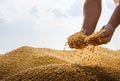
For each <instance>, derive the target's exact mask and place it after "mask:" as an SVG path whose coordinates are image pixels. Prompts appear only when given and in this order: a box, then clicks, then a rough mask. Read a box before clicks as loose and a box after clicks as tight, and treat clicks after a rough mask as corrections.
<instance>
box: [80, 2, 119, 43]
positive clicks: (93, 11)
mask: <svg viewBox="0 0 120 81" xmlns="http://www.w3.org/2000/svg"><path fill="white" fill-rule="evenodd" d="M101 2H102V0H85V3H84V9H83V14H84V20H83V25H82V29H81V32H83V33H85V35H88V36H89V35H91V34H92V33H93V32H94V30H95V28H96V25H97V22H98V20H99V17H100V15H101V10H102V8H101ZM119 24H120V4H118V5H117V6H116V8H115V10H114V12H113V14H112V16H111V18H110V20H109V22H108V23H107V24H106V25H105V26H103V27H102V29H101V30H102V31H101V34H100V37H101V44H106V43H108V42H110V40H111V38H112V36H113V33H114V31H115V29H116V28H117V27H118V25H119Z"/></svg>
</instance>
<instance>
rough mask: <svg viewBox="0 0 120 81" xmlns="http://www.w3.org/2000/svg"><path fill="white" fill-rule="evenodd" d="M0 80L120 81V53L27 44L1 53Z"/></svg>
mask: <svg viewBox="0 0 120 81" xmlns="http://www.w3.org/2000/svg"><path fill="white" fill-rule="evenodd" d="M0 81H120V53H119V51H112V50H109V49H107V48H102V47H95V48H94V50H93V48H90V47H89V48H86V49H82V50H68V51H59V50H52V49H48V48H32V47H26V46H25V47H21V48H18V49H16V50H13V51H11V52H8V53H6V54H3V55H1V57H0Z"/></svg>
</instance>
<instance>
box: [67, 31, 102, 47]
mask: <svg viewBox="0 0 120 81" xmlns="http://www.w3.org/2000/svg"><path fill="white" fill-rule="evenodd" d="M100 32H101V31H99V32H96V33H93V34H92V35H90V36H86V35H85V34H84V33H82V32H77V33H75V34H73V35H71V36H70V37H68V45H69V47H70V48H75V49H83V48H86V47H87V46H89V45H92V46H97V45H100V44H102V43H101V37H100Z"/></svg>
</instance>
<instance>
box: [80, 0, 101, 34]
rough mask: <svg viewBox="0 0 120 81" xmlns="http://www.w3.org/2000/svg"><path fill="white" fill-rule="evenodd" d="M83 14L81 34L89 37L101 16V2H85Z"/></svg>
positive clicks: (92, 0) (91, 0)
mask: <svg viewBox="0 0 120 81" xmlns="http://www.w3.org/2000/svg"><path fill="white" fill-rule="evenodd" d="M83 14H84V20H83V25H82V29H81V32H84V33H85V34H86V35H90V34H92V33H93V32H94V30H95V27H96V25H97V22H98V20H99V17H100V14H101V0H85V3H84V8H83Z"/></svg>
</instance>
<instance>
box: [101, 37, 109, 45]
mask: <svg viewBox="0 0 120 81" xmlns="http://www.w3.org/2000/svg"><path fill="white" fill-rule="evenodd" d="M110 40H111V37H110V36H109V37H104V38H101V44H107V43H108V42H109V41H110Z"/></svg>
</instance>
